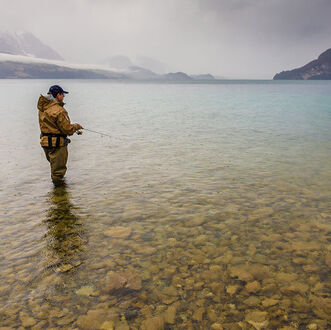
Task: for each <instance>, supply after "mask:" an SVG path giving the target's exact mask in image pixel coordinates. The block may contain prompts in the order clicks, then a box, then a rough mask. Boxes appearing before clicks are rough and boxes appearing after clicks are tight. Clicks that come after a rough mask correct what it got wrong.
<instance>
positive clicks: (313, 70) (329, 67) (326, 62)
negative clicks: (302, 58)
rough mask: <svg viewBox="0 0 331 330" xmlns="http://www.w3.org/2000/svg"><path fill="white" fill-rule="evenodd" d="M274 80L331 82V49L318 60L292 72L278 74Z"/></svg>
mask: <svg viewBox="0 0 331 330" xmlns="http://www.w3.org/2000/svg"><path fill="white" fill-rule="evenodd" d="M273 79H274V80H279V79H288V80H331V48H330V49H328V50H326V51H325V52H324V53H322V54H321V55H320V56H319V57H318V58H317V59H316V60H313V61H311V62H309V63H308V64H306V65H304V66H302V67H300V68H297V69H294V70H290V71H282V72H280V73H277V74H276V75H275V76H274V78H273Z"/></svg>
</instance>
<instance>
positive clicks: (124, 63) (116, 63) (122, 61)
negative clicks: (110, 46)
mask: <svg viewBox="0 0 331 330" xmlns="http://www.w3.org/2000/svg"><path fill="white" fill-rule="evenodd" d="M100 63H101V64H103V65H107V66H109V67H110V68H113V69H118V70H126V69H128V68H129V67H130V66H133V63H132V62H131V60H130V59H129V58H128V57H127V56H124V55H117V56H112V57H109V58H106V59H104V60H103V61H101V62H100Z"/></svg>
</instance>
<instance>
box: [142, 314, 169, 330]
mask: <svg viewBox="0 0 331 330" xmlns="http://www.w3.org/2000/svg"><path fill="white" fill-rule="evenodd" d="M163 329H164V321H163V318H162V317H160V316H155V317H152V318H150V319H147V320H145V321H143V322H142V324H141V330H163Z"/></svg>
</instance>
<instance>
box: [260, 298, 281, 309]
mask: <svg viewBox="0 0 331 330" xmlns="http://www.w3.org/2000/svg"><path fill="white" fill-rule="evenodd" d="M278 303H279V300H278V299H272V298H267V299H265V300H263V301H262V305H263V307H271V306H275V305H277V304H278Z"/></svg>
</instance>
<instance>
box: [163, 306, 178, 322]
mask: <svg viewBox="0 0 331 330" xmlns="http://www.w3.org/2000/svg"><path fill="white" fill-rule="evenodd" d="M177 308H178V303H175V304H173V305H171V306H169V307H168V308H167V310H166V311H165V312H164V313H163V319H164V322H165V323H169V324H175V319H176V313H177Z"/></svg>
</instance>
